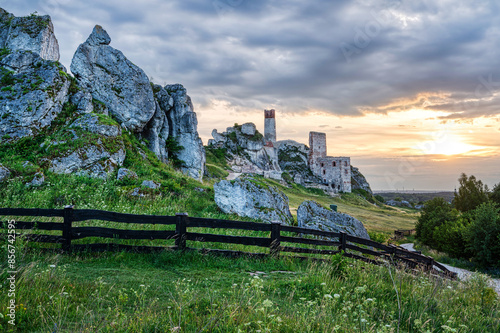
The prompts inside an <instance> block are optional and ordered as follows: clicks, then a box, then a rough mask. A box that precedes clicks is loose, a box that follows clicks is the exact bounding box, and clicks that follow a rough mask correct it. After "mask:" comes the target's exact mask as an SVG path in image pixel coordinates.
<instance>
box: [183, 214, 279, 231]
mask: <svg viewBox="0 0 500 333" xmlns="http://www.w3.org/2000/svg"><path fill="white" fill-rule="evenodd" d="M187 226H188V228H221V229H240V230H255V231H271V225H270V224H268V223H256V222H244V221H231V220H219V219H207V218H201V217H190V218H189V221H188V223H187Z"/></svg>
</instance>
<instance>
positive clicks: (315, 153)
mask: <svg viewBox="0 0 500 333" xmlns="http://www.w3.org/2000/svg"><path fill="white" fill-rule="evenodd" d="M325 157H326V134H325V133H319V132H309V167H310V168H311V171H312V172H313V174H315V175H319V174H320V172H321V170H320V167H319V164H318V159H320V158H325Z"/></svg>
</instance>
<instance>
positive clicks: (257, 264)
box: [0, 120, 500, 332]
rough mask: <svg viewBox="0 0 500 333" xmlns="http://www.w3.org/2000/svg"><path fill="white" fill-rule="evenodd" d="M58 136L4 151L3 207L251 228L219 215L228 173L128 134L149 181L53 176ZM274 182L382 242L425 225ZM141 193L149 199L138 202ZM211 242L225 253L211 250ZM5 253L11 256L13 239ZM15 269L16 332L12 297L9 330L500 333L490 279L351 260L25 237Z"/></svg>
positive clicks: (132, 158) (132, 154)
mask: <svg viewBox="0 0 500 333" xmlns="http://www.w3.org/2000/svg"><path fill="white" fill-rule="evenodd" d="M110 121H112V120H110ZM58 133H60V132H59V130H58V129H57V128H53V129H52V130H51V131H50V132H47V133H45V134H43V135H45V136H47V135H51V139H54V140H57V139H58V135H59V134H58ZM45 139H46V137H45V138H44V137H35V138H34V139H30V140H22V141H20V142H19V143H17V144H11V145H4V146H2V147H0V160H1V161H2V163H3V164H4V165H5V166H7V167H8V168H9V169H10V170H11V171H12V172H13V175H12V177H11V179H9V180H8V181H7V182H6V183H3V184H1V185H0V207H36V208H39V207H42V208H62V207H63V206H64V205H68V204H72V205H75V206H76V208H77V209H78V208H81V209H83V208H93V209H103V210H111V211H117V212H128V213H135V214H165V215H173V214H175V213H177V212H188V213H189V215H191V216H199V217H209V218H224V219H239V220H248V219H242V218H239V217H237V216H234V215H227V214H224V213H222V212H221V211H220V210H219V209H218V208H217V206H216V204H215V202H214V199H213V196H214V193H213V187H212V185H213V183H214V182H215V181H217V178H212V179H206V180H205V182H204V183H203V184H202V183H199V182H197V181H194V180H192V179H191V178H189V177H186V176H184V175H183V174H182V173H180V172H178V171H177V170H175V169H174V168H173V167H172V166H170V165H165V164H163V163H160V162H159V161H158V160H157V159H156V157H155V156H154V155H153V154H152V153H150V152H149V151H148V150H147V149H146V147H145V146H144V145H143V144H142V143H141V142H139V141H137V139H136V138H135V137H134V136H133V135H131V134H128V133H126V132H125V133H123V135H122V136H121V137H120V140H122V142H123V144H124V145H125V147H126V151H127V157H126V159H125V162H124V166H125V167H127V168H129V169H130V170H133V171H135V172H136V173H137V175H138V178H137V179H126V180H122V181H118V180H116V171H115V173H114V174H112V175H111V176H110V177H109V178H108V179H107V180H101V179H91V178H87V177H84V176H75V175H57V174H54V173H51V172H50V171H48V169H47V168H46V167H45V165H44V163H43V161H44V156H43V153H44V152H43V151H42V150H40V149H41V148H39V147H40V144H41V143H42V142H44V141H45ZM143 155H145V156H146V157H145V158H144V157H143ZM25 161H29V162H30V163H29V164H25ZM209 162H212V163H209V164H210V165H209V171H210V172H211V173H212V175H214V173H217V172H218V173H219V177H223V176H225V174H226V172H227V171H226V170H225V168H226V166H225V165H224V161H222V162H221V163H213V160H209ZM23 165H24V166H23ZM39 171H43V173H44V174H45V183H44V184H42V185H41V186H39V187H28V186H26V183H27V182H29V181H31V179H32V178H33V175H34V174H35V173H36V172H39ZM144 180H154V181H156V182H159V183H160V184H161V187H160V188H159V189H156V190H153V189H149V188H145V187H141V184H142V182H143V181H144ZM261 181H264V182H267V183H268V184H271V185H274V186H277V187H278V188H280V189H281V190H282V191H284V192H285V193H286V194H287V196H288V197H289V199H290V207H291V209H292V212H295V211H296V209H297V207H298V206H299V205H300V203H301V202H302V201H304V200H316V201H318V202H320V203H321V204H323V205H325V206H327V207H328V206H329V205H330V204H336V205H337V206H338V208H339V211H341V212H344V213H347V214H349V215H352V216H354V217H356V218H358V219H359V220H361V221H362V222H363V223H364V224H365V226H366V227H367V229H368V230H369V231H370V232H371V233H372V235H373V234H374V233H380V234H382V235H385V236H388V235H389V234H390V233H392V231H393V230H394V229H398V228H405V229H408V228H412V227H413V225H414V223H415V220H416V213H415V212H414V211H412V210H403V209H396V208H389V207H378V206H375V205H373V204H371V203H369V202H368V201H366V200H365V199H364V198H363V197H361V196H359V195H356V194H343V195H342V197H341V198H331V197H329V196H326V195H324V194H322V193H321V192H318V191H317V190H311V189H306V188H304V187H302V186H298V185H292V186H285V185H283V184H281V183H278V182H275V181H272V180H267V179H261ZM137 187H139V188H140V193H141V194H143V196H142V197H141V196H132V195H131V193H132V191H133V189H135V188H137ZM103 225H105V226H111V223H109V224H103ZM121 227H123V226H121ZM238 232H239V233H240V234H242V233H244V231H238ZM144 242H145V243H147V241H144ZM170 242H172V241H170ZM166 243H168V241H166ZM157 244H158V243H156V245H157ZM190 246H191V245H190ZM200 246H202V245H200ZM203 246H207V247H217V246H219V247H221V248H224V247H225V245H220V244H219V245H217V244H206V243H205V244H204V245H203ZM232 248H233V249H234V247H232ZM237 249H239V248H237ZM241 249H244V250H247V248H241ZM0 255H1V256H2V257H3V258H6V257H7V247H6V246H5V244H3V245H2V247H1V248H0ZM1 265H2V266H1V274H0V281H1V282H2V286H6V285H7V284H6V282H7V277H9V274H8V273H7V266H6V261H4V260H2V264H1ZM16 265H17V269H18V273H17V274H16V323H17V326H16V327H15V328H14V327H12V326H11V325H10V324H9V323H8V320H9V317H8V316H7V314H8V312H9V310H8V309H7V304H8V302H9V299H10V298H9V297H8V293H6V292H3V293H2V294H1V295H0V304H1V305H0V330H2V331H19V332H336V331H338V332H397V331H401V332H498V331H499V330H500V323H499V319H498V318H499V307H498V299H497V297H496V294H495V293H494V292H493V291H492V290H491V289H490V288H488V286H487V283H486V282H485V280H484V277H482V276H477V277H476V278H474V279H472V280H471V281H469V282H467V283H465V284H462V283H458V282H452V281H444V280H441V279H434V278H432V277H429V276H427V275H424V274H417V275H416V276H415V275H413V274H409V273H405V272H404V271H402V270H395V269H394V268H390V267H389V266H387V267H385V266H380V267H379V266H373V265H370V264H365V263H362V262H358V261H353V260H349V259H346V258H343V257H340V256H335V257H332V258H331V259H330V261H329V262H327V263H319V262H305V261H300V260H294V259H292V258H285V257H282V258H268V259H264V260H258V259H251V258H238V259H228V258H221V257H213V256H211V255H202V254H199V253H196V252H186V253H177V252H173V251H164V252H162V253H159V254H138V253H125V252H120V253H110V252H108V253H75V254H71V255H66V254H58V253H57V252H47V251H42V250H40V249H28V248H27V244H25V243H24V242H23V241H22V239H18V241H17V243H16Z"/></svg>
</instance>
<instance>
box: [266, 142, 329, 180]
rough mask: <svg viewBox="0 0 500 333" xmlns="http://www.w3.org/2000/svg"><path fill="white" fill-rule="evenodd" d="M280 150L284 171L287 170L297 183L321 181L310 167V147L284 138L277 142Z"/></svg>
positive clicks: (280, 161) (280, 163)
mask: <svg viewBox="0 0 500 333" xmlns="http://www.w3.org/2000/svg"><path fill="white" fill-rule="evenodd" d="M275 147H276V148H277V150H278V161H279V165H280V167H281V170H283V172H287V173H288V174H290V176H291V177H292V178H293V179H294V181H295V182H296V183H299V184H301V185H305V184H306V183H319V182H320V181H321V180H320V179H319V178H318V177H316V176H314V175H313V173H312V172H311V169H310V168H309V164H308V155H309V147H307V146H306V145H305V144H302V143H299V142H296V141H294V140H282V141H278V142H276V144H275Z"/></svg>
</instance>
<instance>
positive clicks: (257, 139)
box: [208, 109, 352, 194]
mask: <svg viewBox="0 0 500 333" xmlns="http://www.w3.org/2000/svg"><path fill="white" fill-rule="evenodd" d="M212 137H213V139H210V140H209V142H208V145H209V146H213V147H218V148H222V147H226V148H228V150H229V151H230V154H231V156H232V157H231V158H230V161H229V164H230V165H231V169H232V170H233V171H234V172H235V173H253V174H260V175H263V176H264V177H266V178H273V179H276V180H283V177H282V173H283V172H287V173H288V175H289V176H291V177H292V179H293V181H294V182H295V183H298V184H301V185H304V186H306V187H313V188H318V189H322V190H324V191H326V192H327V193H330V194H335V193H339V192H351V190H352V187H351V159H350V157H332V156H327V154H326V151H327V147H326V134H325V133H319V132H310V133H309V147H308V146H307V145H305V144H303V143H299V142H296V141H293V140H281V141H277V140H276V111H275V110H274V109H270V110H264V135H261V134H260V133H258V131H257V129H256V126H255V124H253V123H246V124H243V125H237V124H236V125H235V126H234V127H228V128H227V129H226V131H225V132H223V133H218V132H217V130H216V129H214V130H213V131H212Z"/></svg>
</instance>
